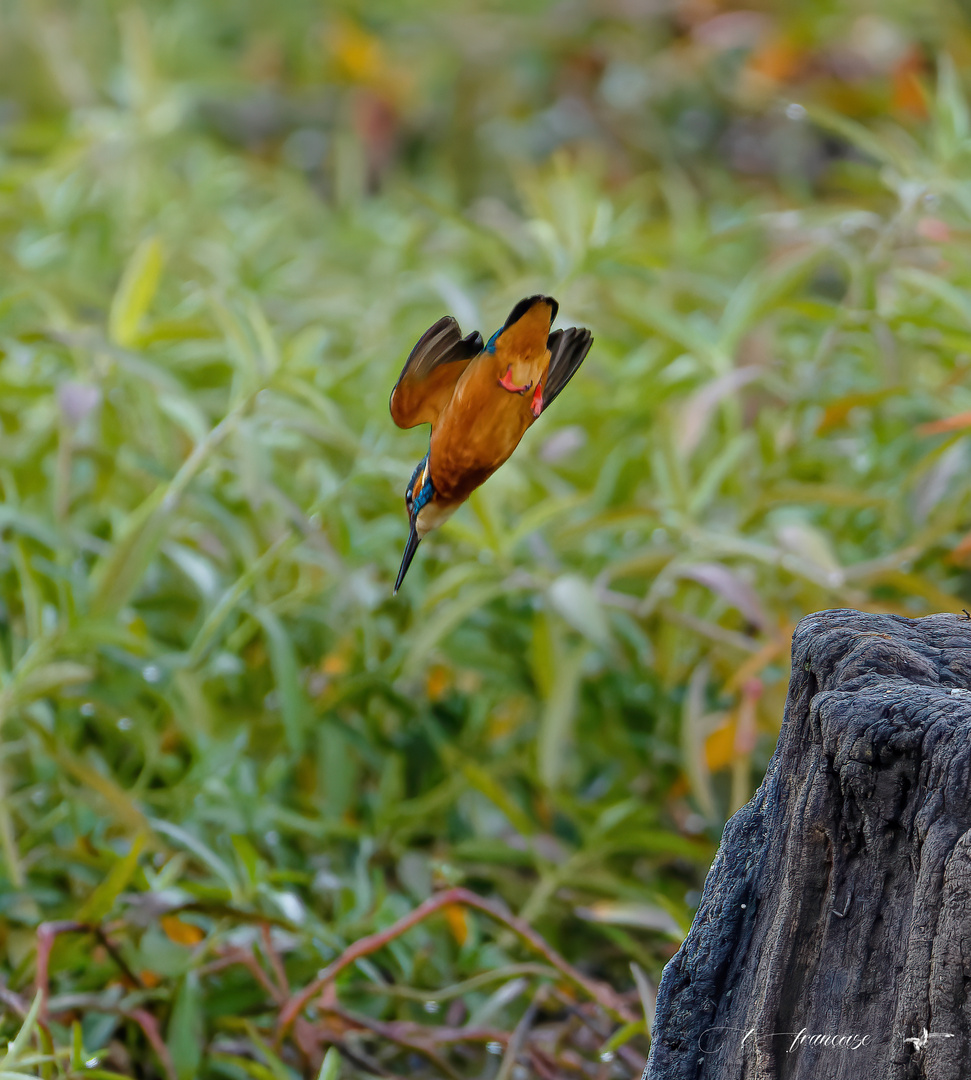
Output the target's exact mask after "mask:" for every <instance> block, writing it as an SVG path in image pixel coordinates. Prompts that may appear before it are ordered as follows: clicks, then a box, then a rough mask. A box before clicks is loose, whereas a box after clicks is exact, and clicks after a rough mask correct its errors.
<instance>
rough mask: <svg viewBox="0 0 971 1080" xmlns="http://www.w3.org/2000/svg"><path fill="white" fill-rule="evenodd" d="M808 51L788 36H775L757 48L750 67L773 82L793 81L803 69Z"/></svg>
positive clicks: (750, 61)
mask: <svg viewBox="0 0 971 1080" xmlns="http://www.w3.org/2000/svg"><path fill="white" fill-rule="evenodd" d="M805 57H806V52H805V50H804V49H801V48H800V47H799V46H798V45H796V44H795V43H794V42H792V41H789V40H787V39H786V38H775V39H773V40H772V41H769V42H767V43H766V44H765V45H763V46H762V47H761V48H760V49H757V50H756V51H755V52H754V53H753V54H752V56H751V59H750V60H749V68H750V69H751V70H752V71H755V72H758V74H759V75H763V76H765V78H767V79H771V80H772V81H773V82H778V83H788V82H792V81H793V79H795V78H796V76H797V75H799V73H800V72H801V71H802V69H803V66H804V64H805Z"/></svg>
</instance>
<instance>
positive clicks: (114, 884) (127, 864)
mask: <svg viewBox="0 0 971 1080" xmlns="http://www.w3.org/2000/svg"><path fill="white" fill-rule="evenodd" d="M146 836H147V834H146V833H144V832H140V833H138V834H137V835H136V836H135V837H134V838H133V839H132V842H131V846H130V847H129V849H128V854H127V855H123V856H122V857H121V858H120V859H118V860H117V861H116V862H115V864H114V865H113V866H112V867H111V869H110V870H109V871H108V876H107V877H106V878H105V879H104V881H102V882H101V884H100V885H98V887H97V888H96V889H95V890H94V891H93V892H92V893H91V895H90V896H89V897H88V898H87V900H85V901H84V903H83V904H82V905H81V907H80V908H79V909H78V913H77V919H78V921H79V922H86V923H99V922H101V921H102V920H103V919H105V918H106V917H107V916H108V915H109V914H110V913H111V909H112V908H113V907H114V906H115V901H116V900H117V899H118V896H119V894H120V893H121V892H122V891H123V890H124V889H125V888H127V886H128V883H129V882H130V881H131V879H132V876H133V875H134V873H135V871H136V870H137V869H138V857H139V855H141V853H142V848H143V847H144V846H145V840H146Z"/></svg>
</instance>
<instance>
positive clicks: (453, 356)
mask: <svg viewBox="0 0 971 1080" xmlns="http://www.w3.org/2000/svg"><path fill="white" fill-rule="evenodd" d="M558 310H559V305H558V304H557V302H556V301H555V300H554V299H553V297H552V296H527V297H526V298H525V299H524V300H520V301H519V303H518V304H517V305H516V306H515V307H514V308H513V309H512V311H511V312H510V313H509V318H508V319H506V321H505V322H504V323H503V325H502V326H501V327H500V328H499V329H498V330H497V331H496V332H495V333H494V334H493V335H492V337H491V338H489V341H488V342H487V343H486V345H485V346H484V347H483V344H482V335H481V334H480V333H479V332H478V331H475V332H474V333H472V334H468V335H466V336H465V337H463V336H462V331H461V330H460V329H459V324H458V323H457V322H456V321H455V319H453V318H452V316H451V315H445V316H444V317H443V318H441V319H439V320H438V322H437V323H435V325H434V326H431V327H429V328H428V329H427V330H426V331H425V333H424V334H422V336H421V337H420V338H419V339H418V343H417V345H415V347H414V348H413V349H412V350H411V354H410V355H409V357H408V359H407V360H406V361H405V366H404V367H403V368H402V369H401V374H400V375H399V376H398V381H397V382H396V383H395V385H394V389H393V390H392V391H391V401H390V405H391V418H392V420H394V422H395V423H396V424H397V425H398V427H400V428H410V427H415V426H417V425H418V424H431V426H432V430H431V438H430V440H429V445H428V453H426V454H425V456H424V457H423V458H422V459H421V461H419V462H418V465H417V466H416V468H415V471H414V472H413V473H412V475H411V480H409V481H408V487H407V490H406V491H405V508H406V509H407V511H408V523H409V526H410V531H409V533H408V542H407V544H406V545H405V553H404V556H403V558H402V560H401V569H400V570H399V571H398V580H397V581H396V582H395V586H394V591H395V593H397V591H398V590H399V589H400V588H401V583H402V582H403V581H404V579H405V574H407V573H408V567H409V566H410V565H411V560H412V559H413V558H414V557H415V551H416V550H417V548H418V545H419V544H420V543H421V540H422V537H423V536H425V535H426V534H427V533H429V532H430V531H431V530H432V529H437V528H438V526H439V525H441V524H442V523H443V522H444V521H447V520H448V518H450V517H451V516H452V514H454V513H455V511H456V510H457V509H458V508H459V507H460V506H461V505H462V503H464V502H465V500H466V499H467V498H468V497H469V496H470V495H471V494H472V492H473V491H475V489H476V488H477V487H478V486H479V485H480V484H482V483H484V482H485V481H486V480H487V479H488V478H489V477H490V476H491V475H492V474H493V473H494V472H495V471H496V469H498V468H499V466H500V465H501V464H502V463H503V462H504V461H506V460H507V459H508V458H509V456H510V455H511V454H512V452H513V450H515V449H516V447H517V446H518V445H519V440H520V439H521V438H522V437H523V435H524V434H525V432H526V429H527V428H528V427H529V426H530V425H531V424H532V423H533V421H534V420H536V418H537V417H538V416H539V415H540V413H542V412H544V411H545V410H546V409H548V408H549V406H550V405H551V404H552V402H553V400H554V399H555V398H556V396H557V394H559V392H560V391H561V390H562V389H563V387H564V386H566V384H567V383H568V382H569V381H570V379H572V378H573V375H574V374H575V372H576V370H577V368H578V367H579V366H580V365H581V364H582V363H583V360H584V357H585V356H586V355H587V353H588V352H589V350H590V346H591V345H592V344H593V335H592V334H591V333H590V331H589V330H587V329H585V328H584V327H582V326H572V327H570V329H569V330H553V331H552V332H551V330H550V327H551V326H552V325H553V320H554V319H555V318H556V313H557V311H558Z"/></svg>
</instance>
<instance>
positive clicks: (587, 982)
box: [277, 886, 636, 1039]
mask: <svg viewBox="0 0 971 1080" xmlns="http://www.w3.org/2000/svg"><path fill="white" fill-rule="evenodd" d="M450 904H464V905H465V906H466V907H470V908H474V909H476V910H478V911H481V912H483V913H484V914H486V915H488V916H489V917H490V918H492V919H495V920H496V922H499V923H502V924H503V925H504V926H508V927H509V929H510V930H512V931H513V932H514V933H515V934H517V935H518V936H519V937H520V938H522V939H523V941H525V942H526V943H527V944H528V945H530V946H531V947H532V948H533V949H535V950H536V952H538V953H539V954H540V955H541V956H543V957H544V958H545V959H546V961H547V962H548V963H549V964H550V966H551V967H554V968H556V970H557V971H559V972H560V974H561V975H562V976H563V977H564V978H565V979H567V980H568V981H569V982H571V983H573V984H574V986H577V987H579V988H580V989H581V990H583V992H584V993H585V994H587V995H588V996H589V997H590V998H592V999H593V1000H594V1001H596V1002H597V1004H598V1005H600V1007H601V1008H602V1009H603V1010H604V1011H605V1012H606V1013H608V1014H609V1015H610V1016H612V1017H613V1018H614V1019H615V1020H618V1021H619V1022H620V1023H624V1024H627V1023H631V1022H632V1021H633V1020H635V1019H636V1017H635V1016H634V1014H633V1013H632V1012H631V1011H630V1010H629V1009H628V1008H627V1006H626V1005H625V1004H624V1002H623V1000H622V999H621V998H620V996H619V995H618V994H616V993H615V992H614V990H613V988H612V987H610V986H607V984H606V983H601V982H598V981H597V980H595V979H589V978H587V976H585V975H583V974H581V973H580V972H579V971H577V969H576V968H575V967H573V965H572V964H570V963H569V962H568V961H567V960H565V959H564V958H563V957H562V956H560V954H559V953H558V952H556V950H555V949H553V948H552V947H551V946H550V945H548V944H547V943H546V941H545V940H544V939H543V938H542V937H541V936H540V935H539V934H538V933H537V932H536V931H535V930H534V929H533V928H532V927H531V926H530V925H529V923H527V922H525V921H524V920H523V919H520V918H518V917H517V916H516V915H512V914H510V913H509V912H506V911H503V910H502V908H500V907H499V906H498V905H496V904H494V903H492V902H491V901H489V900H486V899H484V898H483V897H481V896H479V895H478V894H477V893H474V892H472V891H471V890H470V889H466V888H462V887H461V886H459V887H457V888H454V889H446V890H445V891H444V892H440V893H436V895H435V896H432V897H429V899H427V900H426V901H425V902H424V903H423V904H419V905H418V907H416V908H415V910H414V911H411V912H409V913H408V914H407V915H404V916H402V917H401V918H400V919H399V920H398V921H397V922H396V923H393V924H392V925H391V926H389V927H388V928H387V930H382V931H380V932H379V933H376V934H369V935H368V936H367V937H363V938H360V939H359V940H358V941H355V942H354V944H353V945H350V946H348V948H346V949H345V950H344V952H342V953H341V955H340V956H339V957H338V958H337V959H336V960H334V961H333V962H332V963H330V964H328V965H327V967H325V968H324V970H323V971H322V972H321V973H320V974H319V975H318V976H317V978H316V979H314V981H313V982H311V983H309V984H308V985H307V986H305V987H304V988H303V989H302V990H300V991H298V992H297V993H296V994H294V995H293V997H291V998H290V1000H289V1001H288V1002H287V1004H286V1005H285V1006H284V1007H283V1009H282V1010H281V1011H280V1018H279V1021H278V1028H277V1036H278V1038H281V1039H282V1038H283V1036H284V1035H286V1033H287V1031H288V1030H289V1029H290V1026H291V1025H292V1024H293V1022H294V1020H295V1019H296V1017H298V1016H299V1015H300V1013H302V1012H303V1010H304V1008H306V1006H307V1003H308V1002H309V1001H310V999H311V998H312V997H314V996H315V995H317V994H319V993H320V991H321V990H323V989H324V988H325V987H326V986H328V985H329V984H330V983H332V982H333V981H334V979H336V978H337V976H338V975H339V974H340V973H341V972H342V971H343V970H344V969H345V968H346V967H349V966H350V965H351V964H353V963H354V962H355V961H356V960H360V959H361V957H362V956H370V955H371V953H374V952H377V951H378V950H379V949H383V948H384V946H385V945H387V944H388V943H389V942H390V941H393V940H394V939H395V938H397V937H400V936H401V935H402V934H404V933H405V932H406V931H408V930H410V929H411V928H412V927H413V926H416V925H417V924H418V923H420V922H422V921H423V920H424V919H427V918H428V916H429V915H433V914H434V913H435V912H436V911H440V910H441V909H442V908H444V907H448V906H449V905H450Z"/></svg>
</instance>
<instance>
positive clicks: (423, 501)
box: [394, 454, 456, 592]
mask: <svg viewBox="0 0 971 1080" xmlns="http://www.w3.org/2000/svg"><path fill="white" fill-rule="evenodd" d="M405 509H406V510H407V511H408V524H409V526H410V530H409V533H408V543H407V544H405V553H404V556H403V557H402V559H401V569H400V570H399V571H398V580H397V581H396V582H395V584H394V591H395V592H397V591H398V590H399V589H400V588H401V583H402V582H403V581H404V580H405V574H407V573H408V567H409V566H411V560H412V559H413V558H414V557H415V551H416V550H417V548H418V545H419V544H420V543H421V539H422V537H423V536H424V535H425V534H426V533H429V532H431V530H432V529H437V528H438V526H439V525H441V524H442V522H443V521H445V520H446V519H447V518H449V517H451V516H452V513H453V512H454V510H455V509H456V507H455V506H448V505H446V504H444V503H443V502H442V500H441V498H440V497H439V495H438V492H436V490H435V485H434V484H433V483H432V470H431V466H430V465H429V461H428V454H426V455H425V456H424V457H423V458H422V459H421V461H419V462H418V464H417V465H416V466H415V471H414V472H413V473H412V474H411V479H410V480H409V481H408V487H407V488H406V489H405Z"/></svg>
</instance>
